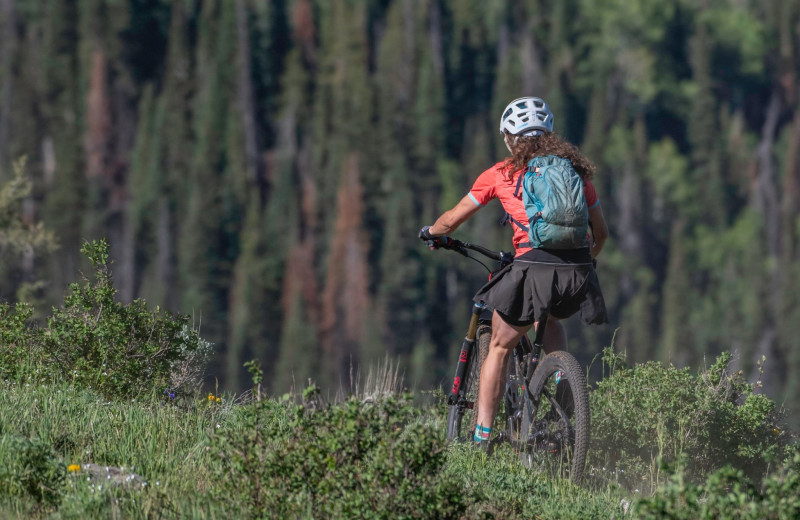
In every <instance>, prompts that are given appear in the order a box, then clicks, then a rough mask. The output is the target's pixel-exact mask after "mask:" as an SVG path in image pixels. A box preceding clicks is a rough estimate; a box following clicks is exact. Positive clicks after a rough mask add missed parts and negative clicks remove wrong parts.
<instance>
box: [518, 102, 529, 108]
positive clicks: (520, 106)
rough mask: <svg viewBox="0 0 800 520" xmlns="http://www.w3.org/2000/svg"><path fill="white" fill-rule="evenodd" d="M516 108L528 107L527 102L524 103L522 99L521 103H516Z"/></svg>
mask: <svg viewBox="0 0 800 520" xmlns="http://www.w3.org/2000/svg"><path fill="white" fill-rule="evenodd" d="M517 108H522V109H525V108H528V104H527V103H525V102H524V101H523V102H522V103H517Z"/></svg>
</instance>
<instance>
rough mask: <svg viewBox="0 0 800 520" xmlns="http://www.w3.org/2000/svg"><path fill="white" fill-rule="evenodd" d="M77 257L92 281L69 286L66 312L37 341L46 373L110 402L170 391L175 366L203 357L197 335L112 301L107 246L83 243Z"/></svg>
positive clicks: (138, 306) (161, 315) (182, 320)
mask: <svg viewBox="0 0 800 520" xmlns="http://www.w3.org/2000/svg"><path fill="white" fill-rule="evenodd" d="M81 252H82V253H83V254H85V255H86V256H87V257H88V258H89V260H90V261H91V263H92V266H94V268H95V280H94V281H90V280H85V281H84V283H83V284H78V283H73V284H70V286H69V294H67V296H66V297H65V298H64V307H63V308H60V309H54V310H53V315H52V316H51V317H50V318H49V319H48V320H47V327H46V328H45V329H44V330H43V334H42V336H41V341H42V347H43V348H44V351H45V352H46V353H47V355H48V356H49V358H50V360H51V362H50V363H49V364H48V368H49V369H50V370H51V371H52V370H55V371H58V372H60V373H61V374H62V375H66V377H67V378H68V379H71V380H72V381H73V382H74V383H75V384H78V385H82V386H88V387H91V388H96V389H97V390H99V391H100V392H102V393H103V394H105V395H106V396H108V397H130V396H135V395H139V394H141V393H147V392H152V391H153V389H154V388H155V389H159V388H167V387H169V386H171V383H172V374H173V368H174V367H175V365H176V364H178V363H180V362H182V361H186V360H187V359H190V358H191V357H192V356H193V355H194V354H195V353H197V352H200V353H202V349H201V348H200V347H201V343H200V341H199V338H198V336H197V333H195V332H194V331H192V330H187V322H188V317H186V316H180V315H179V316H173V315H172V314H170V313H168V312H165V311H159V310H158V309H156V311H155V312H151V311H149V310H148V309H147V305H146V304H145V302H144V301H143V300H134V301H133V302H131V303H130V304H128V305H123V304H121V303H119V302H117V301H115V300H114V296H115V295H116V293H117V290H116V289H115V288H114V284H113V280H112V276H111V270H110V269H109V266H108V255H109V247H108V243H107V242H106V241H105V240H100V241H92V242H91V243H89V242H87V243H85V244H84V245H83V247H82V248H81Z"/></svg>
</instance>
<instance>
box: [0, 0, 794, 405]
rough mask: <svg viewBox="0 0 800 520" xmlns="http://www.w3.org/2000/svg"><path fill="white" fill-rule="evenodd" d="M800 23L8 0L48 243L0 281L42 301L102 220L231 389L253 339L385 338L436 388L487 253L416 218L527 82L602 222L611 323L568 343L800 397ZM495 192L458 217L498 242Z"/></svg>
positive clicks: (749, 3)
mask: <svg viewBox="0 0 800 520" xmlns="http://www.w3.org/2000/svg"><path fill="white" fill-rule="evenodd" d="M799 23H800V1H798V0H758V1H757V0H563V1H559V2H548V1H544V0H528V1H518V0H489V1H487V0H174V1H168V0H0V182H3V183H6V182H9V181H10V180H11V179H12V178H13V175H14V174H13V169H12V164H13V163H14V161H15V160H17V159H18V158H20V157H22V156H27V172H28V174H29V175H30V176H31V178H32V180H33V182H34V192H33V194H32V195H31V196H30V197H29V198H28V199H27V200H26V202H25V203H24V204H23V205H22V208H21V212H22V217H23V220H24V222H35V221H42V222H43V223H44V226H45V228H46V229H48V230H50V231H52V232H53V234H54V235H55V237H56V240H57V242H58V248H57V249H56V250H55V251H53V252H52V253H49V254H34V253H32V252H31V251H27V252H23V253H21V254H13V255H11V254H6V255H4V256H3V259H4V261H3V263H2V265H1V266H0V296H2V298H4V299H6V300H10V301H15V300H18V299H23V300H27V301H31V302H33V303H34V304H35V305H36V309H37V313H38V318H37V319H39V320H43V319H45V317H46V316H47V315H48V314H49V309H50V307H51V306H52V305H55V304H57V302H59V301H60V299H61V298H62V297H63V294H64V291H65V288H66V285H67V284H68V283H69V282H71V281H74V280H76V279H78V277H79V273H80V271H81V270H85V266H83V265H82V263H81V259H80V254H79V248H80V243H81V242H82V240H84V239H94V238H100V237H107V238H108V239H109V241H110V243H111V247H112V256H113V258H114V273H115V277H116V280H117V284H118V286H119V289H120V295H121V297H122V299H123V300H126V301H129V300H132V299H134V298H144V299H146V300H147V302H148V303H149V304H151V305H153V306H155V305H159V306H161V307H162V308H167V309H170V310H173V311H175V312H181V313H188V314H191V315H193V316H194V320H195V325H196V326H200V332H201V335H202V336H204V337H205V338H207V339H209V340H211V341H213V342H214V343H215V344H216V348H217V353H218V354H217V359H216V363H215V364H214V366H213V370H212V375H213V376H216V377H217V378H218V379H219V381H220V384H221V386H222V387H223V388H227V389H231V390H235V389H239V388H242V387H243V386H246V385H247V383H248V380H247V374H246V373H243V369H242V363H243V362H245V361H247V360H249V359H252V358H259V359H261V360H262V361H263V364H264V367H265V369H266V374H265V375H266V383H268V385H269V386H270V388H271V389H272V390H273V391H274V392H282V391H285V390H286V389H288V388H289V387H290V386H291V385H292V384H293V383H294V384H297V385H299V386H302V385H304V384H305V382H306V380H307V378H308V377H313V378H314V379H315V380H316V381H317V382H318V383H320V384H322V385H323V386H327V387H328V388H338V386H339V384H341V382H344V384H347V382H348V381H349V378H350V371H351V365H352V366H354V367H357V366H359V365H360V366H364V365H365V364H366V365H369V364H374V363H376V362H378V361H380V360H383V359H384V357H385V356H386V355H387V354H388V355H389V356H390V357H391V358H393V359H398V360H399V361H400V362H401V364H402V367H403V369H404V370H405V373H406V381H407V382H408V383H410V384H412V385H414V386H416V387H417V388H431V387H433V386H435V385H438V384H440V383H441V382H442V381H443V380H445V379H449V377H451V373H450V372H451V371H452V366H451V365H452V361H453V360H454V358H455V356H456V355H457V350H458V345H459V343H460V338H461V337H462V336H463V334H464V331H465V327H466V323H467V319H468V315H469V306H470V297H471V294H472V293H473V292H474V291H475V290H476V289H477V288H478V287H479V286H480V284H481V283H483V281H484V280H485V273H484V272H483V270H482V268H480V266H478V265H477V264H475V263H473V262H470V261H468V260H466V259H463V258H460V257H458V256H457V255H453V254H451V253H447V252H435V253H433V252H430V251H428V250H427V249H426V248H425V247H424V245H423V244H422V243H420V242H419V241H418V240H417V238H416V235H417V231H418V229H419V228H420V227H421V226H422V225H424V224H430V223H431V222H432V221H433V219H434V218H435V217H436V216H437V215H438V214H439V213H440V212H441V211H442V210H444V209H447V208H449V207H450V206H451V205H452V204H454V203H455V202H456V201H458V200H459V199H460V198H461V197H462V196H463V195H464V194H466V192H467V191H468V189H469V187H470V186H471V183H472V182H473V181H474V179H475V178H476V177H477V176H478V174H480V173H481V172H482V171H483V170H484V169H486V168H488V167H489V166H490V165H492V164H493V163H495V162H496V161H499V160H502V159H503V158H504V156H505V155H504V154H505V148H504V146H503V143H502V140H501V139H500V136H499V134H498V132H497V121H498V117H499V114H500V111H501V110H502V108H503V107H504V106H505V104H506V103H507V102H508V101H510V100H511V99H513V98H516V97H519V96H521V95H538V96H542V97H544V98H545V99H546V100H547V101H548V102H549V103H550V104H551V106H552V108H553V111H554V112H555V115H556V130H557V131H558V132H559V133H561V134H562V135H564V136H566V137H567V138H569V139H570V140H572V141H573V142H576V143H578V144H579V145H580V146H581V147H582V149H583V151H584V152H585V153H586V154H587V155H588V156H589V157H591V158H592V159H593V160H594V161H595V162H596V163H597V164H598V175H597V177H596V180H595V184H596V186H597V189H598V192H599V195H600V198H601V201H602V206H603V209H604V211H605V214H606V217H607V219H608V221H609V224H610V229H611V233H612V239H611V241H610V243H609V245H608V246H607V249H606V250H605V251H604V252H603V255H602V256H601V258H600V265H599V271H600V276H601V282H602V285H603V289H604V292H605V296H606V301H607V303H608V306H609V310H610V313H611V323H610V324H609V325H608V326H605V327H601V328H588V327H582V326H581V325H580V323H578V320H577V319H575V320H573V322H571V323H570V324H569V330H570V346H571V350H572V351H573V352H575V353H576V354H578V356H579V358H580V359H581V360H582V361H583V362H586V363H589V362H590V361H591V360H592V358H593V356H594V355H595V354H596V353H597V352H599V350H600V349H601V348H602V347H603V346H605V345H608V344H610V342H611V341H612V337H613V336H614V335H615V337H614V340H613V341H614V344H615V346H616V348H617V349H619V350H624V351H626V352H627V354H628V358H629V360H632V361H644V360H651V359H658V360H664V361H671V362H673V363H675V364H677V365H680V366H686V365H689V366H700V365H702V364H704V363H708V362H709V361H710V358H711V357H712V356H714V355H716V354H717V353H719V352H720V351H723V350H730V351H733V352H735V353H736V354H737V355H738V363H739V366H740V368H741V369H742V370H744V371H745V372H746V373H748V374H750V375H751V377H753V378H755V377H759V374H760V377H761V379H762V381H763V384H764V387H765V390H766V391H767V392H768V393H769V394H770V395H771V396H773V397H775V398H777V399H778V400H779V401H782V400H783V399H786V402H787V406H789V407H790V409H792V410H795V411H800V408H798V405H797V402H798V397H800V335H799V334H798V331H797V327H798V325H800V305H798V303H800V302H799V301H798V300H800V291H798V287H800V244H799V243H798V241H799V239H800V218H799V217H800V164H799V163H798V156H797V153H798V149H799V148H800V146H799V145H800V106H798V95H800V91H799V90H798V87H800V80H799V79H798V72H799V71H800V56H799V55H798V54H799V53H800V30H799V27H800V26H799V25H798V24H799ZM500 214H501V211H500V206H499V203H494V204H493V205H492V206H490V207H489V208H487V209H485V210H483V211H482V212H480V213H479V214H478V215H477V216H476V218H474V219H473V220H472V221H470V222H469V223H468V224H467V225H465V226H464V227H463V228H462V229H460V230H459V231H458V232H457V233H456V236H457V237H459V238H462V239H465V240H470V241H473V242H478V243H482V244H484V245H487V246H491V247H495V248H504V249H508V248H510V237H511V230H510V229H509V228H500V227H498V225H497V219H498V217H499V216H500ZM8 237H9V235H8V234H7V233H4V234H2V240H3V243H2V244H0V245H2V248H3V250H4V251H5V250H6V249H7V247H6V246H7V243H6V242H7V241H8V240H9V238H8ZM9 251H13V248H12V249H10V250H9ZM615 331H616V332H615ZM762 356H765V357H766V362H765V363H763V365H759V361H760V360H761V359H762Z"/></svg>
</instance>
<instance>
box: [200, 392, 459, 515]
mask: <svg viewBox="0 0 800 520" xmlns="http://www.w3.org/2000/svg"><path fill="white" fill-rule="evenodd" d="M314 394H315V390H314V389H312V390H311V391H307V392H306V394H305V401H306V405H305V406H293V405H290V404H288V403H286V402H284V403H282V404H281V403H275V402H274V401H273V402H269V401H262V402H256V403H253V404H251V405H249V406H247V407H244V408H243V409H241V410H240V413H241V414H242V416H241V417H240V420H241V424H238V425H230V427H228V428H225V429H222V430H220V431H219V432H218V434H217V435H216V436H215V438H214V441H213V443H212V446H213V450H214V451H213V452H212V453H214V454H215V457H214V458H218V459H220V460H221V467H220V469H219V473H218V474H217V477H216V478H215V480H216V481H217V482H219V483H220V488H219V490H218V491H219V498H220V499H221V500H224V501H228V502H229V503H230V504H231V506H232V507H239V508H240V509H239V512H240V513H242V514H244V515H247V516H251V517H252V516H254V517H270V518H297V517H301V516H303V517H305V516H308V517H313V518H388V517H390V516H391V517H393V518H394V517H401V518H402V517H405V518H457V517H459V516H460V514H461V513H462V512H463V511H464V509H465V507H466V505H465V503H464V501H463V493H462V490H461V488H460V487H459V486H458V485H457V484H456V479H453V478H445V477H443V476H442V475H441V474H440V470H441V468H442V466H443V465H444V458H445V454H444V448H445V443H444V439H443V436H442V432H441V431H440V429H438V428H435V427H433V426H430V425H427V424H424V423H422V422H420V421H419V420H418V419H419V417H420V411H419V410H417V409H415V408H413V407H412V406H411V402H410V401H409V400H408V399H407V398H396V397H388V398H383V399H379V400H376V401H373V402H366V403H364V402H361V401H359V400H357V399H354V398H351V399H349V400H347V401H345V402H344V403H342V404H340V405H335V406H331V407H326V406H320V400H319V399H318V398H317V397H318V396H315V395H314Z"/></svg>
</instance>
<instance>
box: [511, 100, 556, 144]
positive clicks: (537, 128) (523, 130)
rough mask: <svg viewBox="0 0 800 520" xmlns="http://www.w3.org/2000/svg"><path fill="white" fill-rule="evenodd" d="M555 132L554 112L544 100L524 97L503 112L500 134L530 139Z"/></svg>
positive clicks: (513, 102)
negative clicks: (529, 137) (530, 137)
mask: <svg viewBox="0 0 800 520" xmlns="http://www.w3.org/2000/svg"><path fill="white" fill-rule="evenodd" d="M552 131H553V112H551V111H550V107H549V106H548V105H547V102H545V100H544V99H542V98H538V97H522V98H519V99H515V100H514V101H512V102H511V103H509V104H508V106H507V107H506V109H505V110H503V116H502V117H501V118H500V133H501V134H504V133H505V132H508V133H509V134H511V135H518V136H520V137H522V136H524V137H528V136H534V135H541V134H543V133H545V132H548V133H549V132H552Z"/></svg>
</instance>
